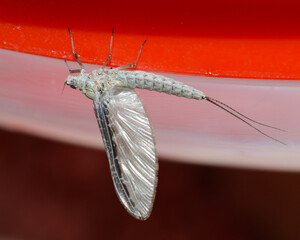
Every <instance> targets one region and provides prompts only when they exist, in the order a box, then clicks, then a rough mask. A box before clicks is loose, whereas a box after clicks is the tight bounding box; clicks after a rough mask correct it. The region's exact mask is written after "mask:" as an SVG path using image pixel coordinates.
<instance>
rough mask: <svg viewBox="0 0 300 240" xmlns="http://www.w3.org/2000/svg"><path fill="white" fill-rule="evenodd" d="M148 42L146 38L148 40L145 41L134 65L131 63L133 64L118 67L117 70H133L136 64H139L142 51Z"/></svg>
mask: <svg viewBox="0 0 300 240" xmlns="http://www.w3.org/2000/svg"><path fill="white" fill-rule="evenodd" d="M146 41H147V38H146V39H145V40H144V42H143V43H142V46H141V48H140V51H139V54H138V56H137V58H136V60H135V62H134V63H131V64H127V65H124V66H121V67H118V68H117V69H126V68H133V67H135V66H136V64H137V62H138V61H139V58H140V55H141V53H142V49H143V47H144V45H145V43H146Z"/></svg>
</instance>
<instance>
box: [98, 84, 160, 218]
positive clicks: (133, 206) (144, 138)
mask: <svg viewBox="0 0 300 240" xmlns="http://www.w3.org/2000/svg"><path fill="white" fill-rule="evenodd" d="M94 109H95V114H96V117H97V120H98V124H99V127H100V130H101V133H102V138H103V142H104V145H105V149H106V152H107V155H108V159H109V164H110V169H111V175H112V178H113V182H114V186H115V189H116V191H117V195H118V197H119V198H120V200H121V202H122V204H123V205H124V206H125V208H126V210H127V211H128V212H129V213H130V214H131V215H132V216H134V217H135V218H138V219H143V220H144V219H146V218H148V217H149V215H150V213H151V210H152V205H153V201H154V197H155V189H156V183H157V171H158V164H157V159H156V155H155V146H154V139H153V135H152V129H151V126H150V123H149V120H148V117H147V115H146V113H145V110H144V108H143V105H142V103H141V101H140V99H139V97H138V96H137V94H136V93H135V91H134V90H132V89H125V88H113V89H112V90H110V91H106V92H104V93H103V94H102V96H101V99H100V101H94Z"/></svg>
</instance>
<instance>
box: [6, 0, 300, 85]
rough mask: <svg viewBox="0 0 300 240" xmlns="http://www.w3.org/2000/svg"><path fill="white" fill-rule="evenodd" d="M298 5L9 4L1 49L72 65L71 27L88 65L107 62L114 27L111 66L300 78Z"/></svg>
mask: <svg viewBox="0 0 300 240" xmlns="http://www.w3.org/2000/svg"><path fill="white" fill-rule="evenodd" d="M299 9H300V2H299V1H293V0H287V1H284V2H283V1H279V0H277V1H273V0H272V1H271V0H263V1H260V0H255V1H250V0H246V1H238V0H230V1H222V0H216V1H202V2H200V1H191V0H187V1H184V2H174V1H163V2H162V1H159V0H154V1H149V2H141V1H107V2H102V1H100V0H92V1H78V0H76V1H57V0H54V1H46V2H45V1H36V0H28V1H20V0H17V1H6V2H4V3H2V4H1V8H0V48H4V49H10V50H14V51H20V52H26V53H32V54H38V55H43V56H49V57H55V58H64V59H69V60H71V59H73V58H72V55H71V48H70V39H69V36H68V32H67V27H68V26H69V27H70V28H71V29H72V31H73V33H74V38H75V45H76V49H77V52H78V53H79V54H80V55H81V59H82V61H83V62H88V63H97V64H102V63H103V62H104V61H105V59H106V57H107V54H108V51H109V38H110V32H111V28H112V27H113V26H114V27H115V29H116V34H115V41H114V49H113V59H112V62H111V66H118V65H122V64H126V63H129V62H133V61H134V60H135V58H136V55H137V52H138V49H139V47H140V44H141V43H142V41H143V39H144V38H145V37H147V38H148V40H149V41H148V43H147V45H146V46H145V48H144V51H143V54H142V57H141V59H140V62H139V65H138V69H143V70H148V71H159V72H174V73H186V74H196V75H208V76H219V77H239V78H265V79H295V80H298V79H300V60H299V56H300V14H299Z"/></svg>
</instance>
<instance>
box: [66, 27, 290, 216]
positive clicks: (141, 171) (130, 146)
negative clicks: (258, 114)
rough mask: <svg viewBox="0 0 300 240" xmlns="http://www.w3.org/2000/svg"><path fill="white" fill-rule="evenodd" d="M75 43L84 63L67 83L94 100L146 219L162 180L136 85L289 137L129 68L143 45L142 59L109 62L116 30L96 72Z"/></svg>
mask: <svg viewBox="0 0 300 240" xmlns="http://www.w3.org/2000/svg"><path fill="white" fill-rule="evenodd" d="M68 30H69V33H70V37H71V45H72V51H73V55H74V58H75V59H76V61H77V63H78V64H79V66H80V69H75V70H71V69H70V67H69V65H68V63H67V62H66V61H65V63H66V65H67V67H68V69H69V72H70V74H72V73H79V75H77V76H72V75H69V76H68V78H67V79H66V80H65V84H64V86H65V85H69V86H70V87H71V88H74V89H79V90H80V91H82V93H83V94H85V95H86V96H87V97H88V98H90V99H91V100H93V102H94V111H95V115H96V118H97V121H98V124H99V128H100V131H101V133H102V138H103V143H104V146H105V150H106V153H107V156H108V159H109V165H110V170H111V175H112V178H113V183H114V186H115V189H116V192H117V195H118V197H119V199H120V201H121V202H122V204H123V205H124V207H125V209H126V210H127V211H128V212H129V213H130V214H131V215H132V216H133V217H135V218H137V219H140V220H145V219H147V218H148V217H149V216H150V213H151V210H152V206H153V202H154V197H155V192H156V185H157V172H158V163H157V158H156V153H155V145H154V137H153V133H152V129H151V125H150V122H149V119H148V117H147V115H146V112H145V110H144V107H143V105H142V102H141V101H140V99H139V97H138V95H137V94H136V92H135V90H134V89H135V88H140V89H147V90H150V91H157V92H162V93H167V94H171V95H175V96H178V97H184V98H189V99H194V100H206V101H208V102H210V103H212V104H214V105H216V106H218V107H219V108H221V109H223V110H225V111H226V112H228V113H230V114H232V115H233V116H235V117H236V118H238V119H240V120H241V121H243V122H244V123H246V124H247V125H249V126H250V127H252V128H254V129H255V130H256V131H258V132H260V133H261V134H263V135H265V136H266V137H268V138H271V139H273V140H275V141H277V142H280V143H282V144H284V143H283V142H281V141H279V140H277V139H275V138H273V137H271V136H269V135H267V134H266V133H264V132H262V131H261V130H259V129H258V128H256V127H254V126H253V125H252V124H251V123H249V121H252V122H254V123H256V124H260V125H262V126H265V127H270V128H274V129H277V130H281V129H278V128H275V127H272V126H269V125H266V124H263V123H259V122H257V121H254V120H252V119H250V118H248V117H246V116H245V115H243V114H241V113H239V112H238V111H236V110H235V109H233V108H232V107H230V106H228V105H226V104H224V103H222V102H220V101H218V100H216V99H213V98H210V97H207V96H206V95H205V94H204V93H203V92H201V91H199V90H197V89H194V88H192V87H190V86H187V85H185V84H183V83H180V82H177V81H174V80H173V79H171V78H167V77H164V76H161V75H157V74H153V73H148V72H143V71H128V70H125V69H128V68H134V67H135V66H136V64H137V62H138V60H139V57H140V55H141V52H142V49H143V46H144V44H145V42H146V40H147V39H145V40H144V42H143V43H142V45H141V48H140V50H139V53H138V56H137V58H136V61H135V62H134V63H132V64H128V65H124V66H121V67H117V68H106V65H107V63H108V62H109V60H110V59H111V53H112V42H113V32H114V30H113V31H112V34H111V39H110V52H109V55H108V58H107V59H106V61H105V63H104V65H103V66H102V67H101V68H100V69H98V70H94V71H92V72H91V73H86V72H85V69H84V66H83V64H82V62H81V61H80V60H79V57H78V55H77V54H76V52H75V48H74V43H73V36H72V33H71V31H70V29H68ZM245 119H247V120H248V121H247V120H245Z"/></svg>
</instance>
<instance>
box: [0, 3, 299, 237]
mask: <svg viewBox="0 0 300 240" xmlns="http://www.w3.org/2000/svg"><path fill="white" fill-rule="evenodd" d="M299 11H300V2H299V1H295V0H286V1H284V2H283V1H280V0H272V1H271V0H251V1H250V0H246V1H242V2H241V1H238V0H229V1H223V0H215V1H205V0H201V1H194V0H187V1H184V2H174V1H169V0H168V1H159V0H154V1H151V2H141V1H136V0H130V1H119V0H115V1H101V0H88V1H85V2H82V1H78V0H66V1H58V0H53V1H47V2H42V1H37V0H27V1H21V0H15V1H6V2H3V3H1V8H0V48H1V49H0V239H1V240H8V239H9V240H77V239H78V240H79V239H89V240H94V239H117V238H122V239H209V240H220V239H222V240H223V239H230V240H235V239H236V240H253V239H255V240H259V239H264V240H269V239H272V240H277V239H278V240H297V239H300V228H299V220H298V219H299V216H300V206H299V202H300V188H299V186H300V173H299V172H300V148H299V144H300V137H299V136H300V125H299V122H300V112H299V110H298V106H299V104H300V83H299V79H300V61H299V56H300V31H299V29H300V15H299ZM67 27H70V28H71V30H72V32H73V36H74V43H75V48H76V51H77V53H78V54H79V56H80V59H81V60H82V62H83V63H84V64H85V66H86V68H87V70H88V71H90V70H93V69H96V68H99V65H101V64H103V63H104V61H105V60H106V58H107V55H108V52H109V40H110V34H111V29H112V27H114V28H115V35H114V43H113V57H112V60H111V62H110V63H109V66H110V67H116V66H121V65H124V64H128V63H131V62H133V61H134V60H135V59H136V56H137V53H138V50H139V48H140V45H141V43H142V42H143V40H144V39H145V38H146V37H147V38H148V42H147V44H146V45H145V47H144V49H143V52H142V55H141V58H140V61H139V63H138V66H137V68H136V70H144V71H150V72H156V73H159V74H163V75H164V76H167V77H171V78H174V79H175V80H178V81H182V82H184V83H186V84H189V85H191V86H194V87H195V88H197V89H199V90H202V91H204V92H205V93H206V94H207V95H208V96H211V97H213V98H217V99H219V100H221V101H224V102H225V103H227V104H229V105H230V106H232V107H234V108H236V109H238V110H239V111H241V112H242V113H243V114H245V115H247V116H249V117H251V118H254V119H255V120H258V121H261V122H264V123H267V124H271V125H274V126H276V127H280V128H283V129H285V130H287V131H288V132H287V133H283V132H276V131H273V130H270V129H269V130H268V129H262V130H264V131H266V133H268V134H270V135H272V136H273V137H275V138H278V139H279V140H281V141H283V142H285V143H287V146H283V145H280V144H278V143H276V142H274V141H271V140H270V139H267V138H266V137H264V136H262V135H260V134H258V133H257V132H255V131H253V129H250V128H249V127H247V126H246V125H245V124H243V123H241V122H240V121H238V120H236V119H234V118H232V116H230V115H229V114H226V113H225V112H223V111H221V110H220V109H217V108H215V107H214V106H212V105H211V104H209V103H207V102H196V101H190V100H187V99H181V98H176V97H172V96H167V95H166V96H165V95H162V94H158V93H153V92H147V91H139V95H140V97H141V99H142V101H143V103H144V105H145V108H146V110H147V113H148V116H149V119H150V121H151V123H152V126H153V131H154V134H155V138H156V146H157V153H158V158H159V164H160V169H159V181H158V189H157V195H156V201H155V204H154V208H153V212H152V215H151V217H150V218H149V219H148V220H147V221H144V222H141V221H138V220H135V219H133V218H132V217H131V216H130V215H129V214H128V213H127V212H126V211H125V210H124V209H123V207H122V205H121V204H120V202H119V200H118V198H117V196H116V193H115V190H114V187H113V183H112V179H111V176H110V171H109V166H108V161H107V157H106V153H105V152H104V150H103V144H102V141H101V137H100V133H99V129H98V126H97V123H96V120H95V117H94V113H93V109H92V103H91V102H90V100H88V99H87V98H85V97H84V96H83V95H82V94H81V93H79V92H78V91H77V92H76V91H74V90H72V89H69V88H66V89H65V91H64V93H63V94H61V91H62V87H63V82H64V79H65V78H66V77H67V75H68V70H67V68H66V67H65V65H64V62H63V61H62V59H64V60H68V61H70V64H71V65H72V67H76V66H77V65H76V64H75V63H74V62H71V61H73V60H74V59H73V56H72V52H71V45H70V37H69V35H68V31H67ZM92 64H93V65H92Z"/></svg>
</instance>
